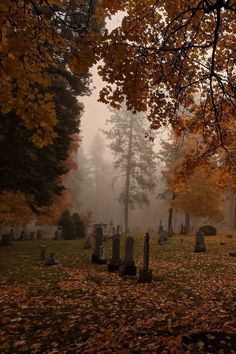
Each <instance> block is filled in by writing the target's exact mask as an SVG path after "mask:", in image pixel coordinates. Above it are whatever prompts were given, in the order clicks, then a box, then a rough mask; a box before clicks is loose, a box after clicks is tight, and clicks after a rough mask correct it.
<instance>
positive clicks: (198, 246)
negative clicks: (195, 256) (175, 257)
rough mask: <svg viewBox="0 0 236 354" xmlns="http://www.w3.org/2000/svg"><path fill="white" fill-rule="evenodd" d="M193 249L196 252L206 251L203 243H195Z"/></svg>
mask: <svg viewBox="0 0 236 354" xmlns="http://www.w3.org/2000/svg"><path fill="white" fill-rule="evenodd" d="M194 251H195V252H196V253H202V252H206V246H205V245H196V246H195V249H194Z"/></svg>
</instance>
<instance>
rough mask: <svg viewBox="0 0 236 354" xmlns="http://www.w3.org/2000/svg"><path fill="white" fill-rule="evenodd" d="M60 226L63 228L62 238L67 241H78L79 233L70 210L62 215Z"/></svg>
mask: <svg viewBox="0 0 236 354" xmlns="http://www.w3.org/2000/svg"><path fill="white" fill-rule="evenodd" d="M58 225H59V226H61V228H62V237H63V238H64V239H65V240H74V239H76V236H77V233H76V224H75V220H74V219H73V217H72V216H71V214H70V212H69V211H68V210H66V211H64V212H63V213H62V215H61V217H60V220H59V223H58Z"/></svg>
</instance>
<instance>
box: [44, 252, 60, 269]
mask: <svg viewBox="0 0 236 354" xmlns="http://www.w3.org/2000/svg"><path fill="white" fill-rule="evenodd" d="M56 264H57V261H56V260H55V255H54V252H50V253H49V257H48V259H47V260H46V262H45V266H53V265H56Z"/></svg>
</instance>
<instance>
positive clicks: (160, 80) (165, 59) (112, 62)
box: [100, 0, 236, 164]
mask: <svg viewBox="0 0 236 354" xmlns="http://www.w3.org/2000/svg"><path fill="white" fill-rule="evenodd" d="M103 4H104V6H107V11H108V13H110V14H113V13H114V12H117V11H119V10H121V11H123V15H124V17H123V20H122V22H121V24H120V25H119V26H118V27H117V28H115V29H114V30H112V31H110V32H109V31H107V32H106V33H105V34H104V37H103V43H102V46H101V49H100V50H101V56H102V58H103V63H102V64H101V66H100V75H101V76H102V78H103V80H105V81H106V86H105V87H104V88H103V90H102V91H101V96H100V99H101V101H103V102H107V103H111V104H112V105H114V106H119V105H120V103H121V102H122V101H124V100H126V102H127V107H128V109H131V110H133V111H147V112H148V114H149V120H150V122H151V127H152V128H153V129H158V128H159V127H160V126H165V125H167V124H171V125H172V127H173V128H174V129H175V131H176V132H177V133H179V134H180V132H183V131H187V132H190V131H191V132H193V131H195V132H200V134H201V135H202V139H203V141H204V143H205V145H204V149H203V150H202V151H201V152H200V153H199V154H198V155H194V158H196V159H194V158H193V156H191V158H190V159H189V161H191V163H192V164H193V163H194V162H196V161H197V160H198V158H199V157H201V158H204V157H205V156H208V155H210V154H212V153H213V152H214V151H215V150H216V149H217V148H220V147H224V148H226V147H227V146H228V144H229V142H230V141H231V139H232V137H233V136H234V129H233V127H234V125H235V123H234V122H233V119H234V118H235V95H236V92H235V78H236V72H235V54H234V50H235V28H236V21H235V12H236V3H235V1H233V0H214V1H213V0H212V1H210V0H187V1H181V0H178V1H174V2H173V1H166V0H143V1H138V2H137V1H135V0H129V1H120V2H119V5H118V4H117V1H106V0H104V1H103Z"/></svg>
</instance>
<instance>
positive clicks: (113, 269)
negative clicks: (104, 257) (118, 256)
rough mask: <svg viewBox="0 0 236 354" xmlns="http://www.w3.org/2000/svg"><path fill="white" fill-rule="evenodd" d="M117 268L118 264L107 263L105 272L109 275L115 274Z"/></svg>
mask: <svg viewBox="0 0 236 354" xmlns="http://www.w3.org/2000/svg"><path fill="white" fill-rule="evenodd" d="M119 268H120V263H112V262H108V263H107V270H108V272H110V273H112V272H117V271H118V270H119Z"/></svg>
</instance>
